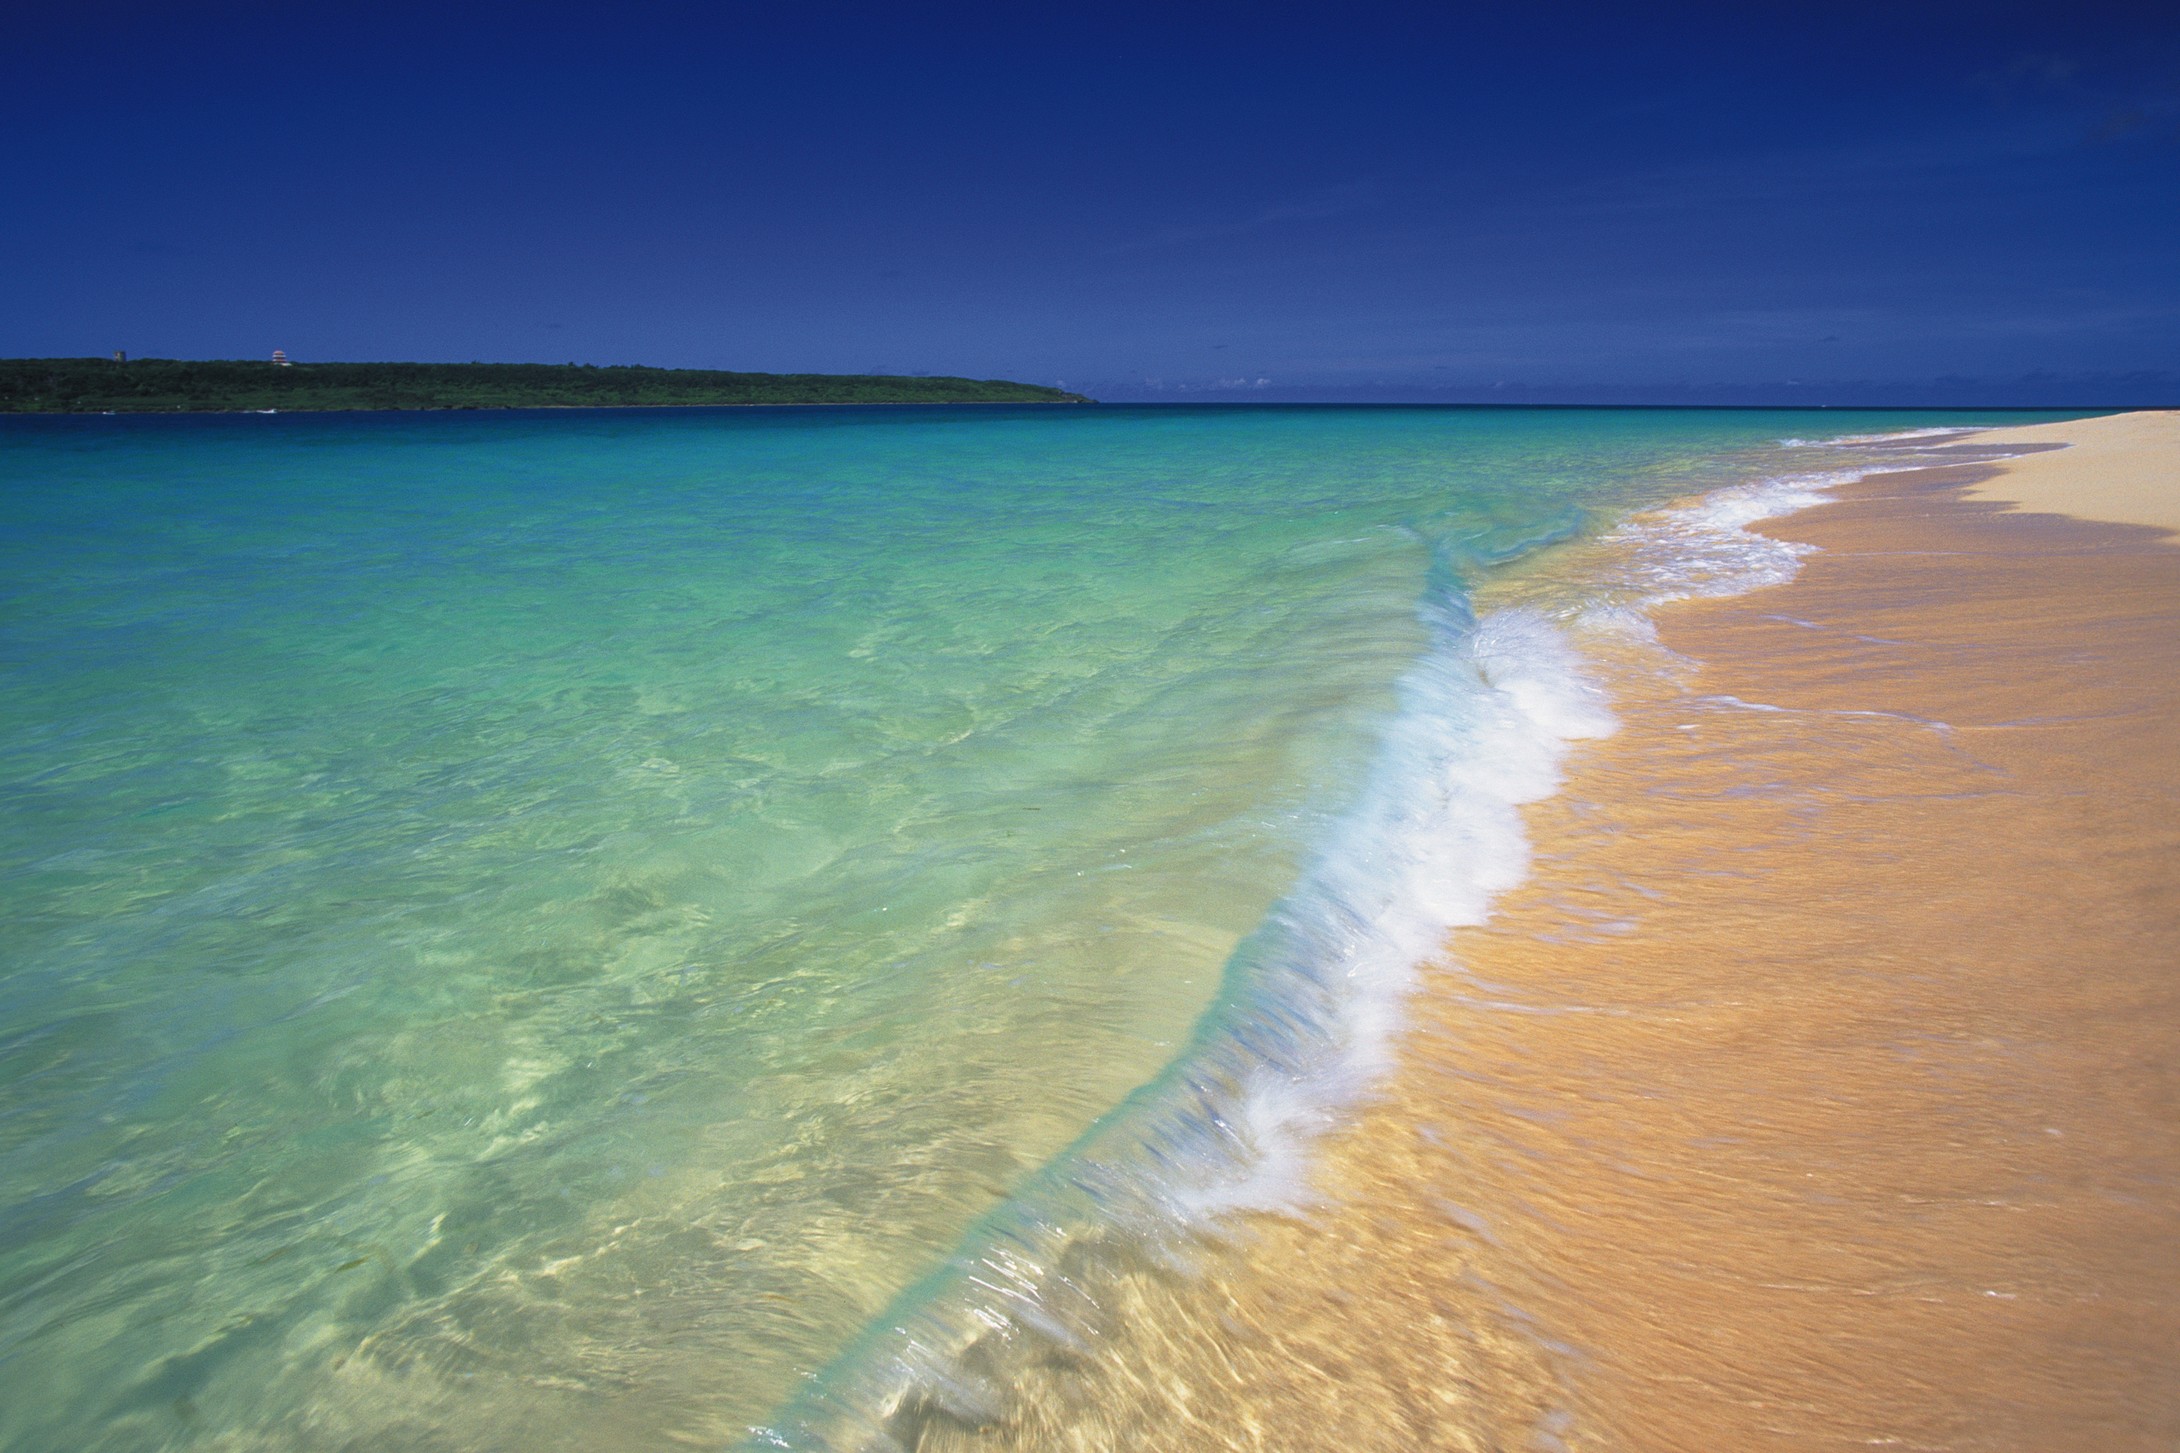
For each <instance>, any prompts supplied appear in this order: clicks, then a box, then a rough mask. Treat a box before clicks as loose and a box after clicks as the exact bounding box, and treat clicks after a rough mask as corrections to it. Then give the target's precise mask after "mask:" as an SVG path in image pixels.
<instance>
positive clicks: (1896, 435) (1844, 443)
mask: <svg viewBox="0 0 2180 1453" xmlns="http://www.w3.org/2000/svg"><path fill="white" fill-rule="evenodd" d="M1984 427H1985V426H1982V425H1978V426H1974V427H1965V426H1962V425H1959V424H1946V425H1938V426H1935V427H1932V428H1927V429H1896V430H1894V431H1892V432H1891V433H1887V434H1837V435H1834V436H1833V437H1831V438H1829V439H1796V438H1791V437H1789V438H1785V439H1781V440H1780V441H1779V443H1780V445H1781V447H1783V448H1787V449H1839V448H1851V447H1853V446H1856V445H1866V444H1894V443H1904V442H1906V441H1908V440H1911V439H1947V438H1956V437H1958V436H1960V435H1963V434H1979V433H1981V432H1983V428H1984Z"/></svg>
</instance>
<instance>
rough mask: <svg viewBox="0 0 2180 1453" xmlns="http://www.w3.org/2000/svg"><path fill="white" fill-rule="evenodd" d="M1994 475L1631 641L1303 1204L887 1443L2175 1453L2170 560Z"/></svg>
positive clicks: (2176, 1026)
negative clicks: (1009, 1396)
mask: <svg viewBox="0 0 2180 1453" xmlns="http://www.w3.org/2000/svg"><path fill="white" fill-rule="evenodd" d="M1992 474H1993V470H1992V469H1991V468H1990V467H1989V466H1987V465H1977V466H1972V467H1959V468H1937V469H1929V470H1924V471H1921V472H1918V473H1914V474H1896V475H1888V476H1879V477H1875V478H1872V479H1869V480H1866V481H1864V482H1862V483H1861V484H1858V485H1851V486H1847V487H1845V488H1844V489H1842V490H1841V491H1839V495H1838V502H1837V503H1835V504H1831V505H1826V506H1823V507H1820V508H1817V509H1814V510H1810V511H1807V512H1804V513H1803V514H1800V515H1797V516H1794V517H1793V518H1791V519H1790V520H1784V521H1777V522H1774V523H1773V524H1771V525H1770V526H1767V527H1765V528H1767V529H1768V530H1769V531H1770V532H1771V533H1774V534H1778V535H1780V536H1783V537H1787V538H1792V539H1799V540H1805V541H1809V542H1812V543H1815V544H1817V545H1819V546H1821V547H1822V550H1823V553H1821V554H1818V555H1815V556H1813V557H1811V558H1810V559H1809V561H1808V562H1807V563H1806V564H1805V567H1804V570H1803V573H1802V574H1801V576H1800V577H1799V578H1798V579H1796V580H1795V581H1794V582H1793V583H1792V584H1790V585H1787V586H1784V587H1778V588H1774V589H1770V590H1765V591H1759V592H1757V593H1755V594H1751V595H1747V596H1742V597H1738V598H1734V599H1730V600H1724V601H1716V602H1708V603H1683V604H1679V605H1675V606H1671V607H1667V608H1665V609H1664V610H1662V611H1661V612H1660V613H1659V626H1660V635H1661V638H1662V641H1663V644H1664V645H1665V646H1666V647H1667V648H1669V649H1670V650H1671V651H1673V652H1676V653H1679V655H1680V656H1681V657H1683V658H1685V659H1684V661H1683V663H1682V664H1681V665H1680V666H1679V667H1678V668H1677V669H1674V670H1671V671H1664V672H1661V671H1660V669H1659V657H1658V656H1657V654H1656V652H1655V651H1652V650H1649V649H1647V648H1640V647H1635V646H1630V648H1629V649H1628V652H1627V654H1626V656H1625V657H1624V659H1621V660H1618V661H1616V662H1612V663H1608V674H1609V676H1610V678H1611V685H1612V688H1613V692H1614V696H1615V705H1616V709H1617V710H1618V712H1619V714H1620V716H1621V718H1622V722H1623V729H1622V731H1621V732H1620V734H1619V735H1618V736H1617V737H1615V738H1613V739H1611V740H1609V741H1606V742H1603V743H1599V744H1594V745H1590V746H1586V747H1584V748H1583V749H1582V751H1581V754H1580V755H1579V756H1578V758H1577V759H1576V760H1575V762H1574V764H1573V766H1572V772H1571V777H1570V781H1569V783H1568V787H1567V790H1566V791H1565V792H1563V793H1562V794H1561V795H1560V796H1558V797H1556V798H1554V799H1552V800H1550V801H1548V802H1545V803H1543V804H1540V805H1539V806H1538V807H1536V808H1534V809H1532V814H1531V819H1530V821H1531V827H1532V831H1533V832H1534V834H1535V836H1536V840H1537V847H1538V858H1537V865H1536V871H1535V873H1534V875H1533V877H1532V879H1531V881H1530V882H1529V884H1528V885H1527V886H1526V887H1524V888H1521V889H1519V890H1517V891H1515V892H1513V893H1510V894H1509V895H1507V897H1506V898H1504V899H1503V900H1501V903H1500V905H1499V909H1498V911H1497V912H1496V913H1495V915H1494V918H1493V921H1492V922H1491V924H1490V925H1489V926H1488V927H1485V928H1481V929H1476V930H1466V931H1463V932H1462V933H1460V934H1459V935H1457V936H1456V938H1455V940H1454V942H1453V944H1452V946H1451V957H1450V959H1449V961H1448V962H1447V963H1445V964H1442V965H1440V966H1438V967H1436V968H1434V969H1433V970H1431V971H1430V972H1429V973H1428V974H1427V976H1426V979H1425V982H1424V984H1423V985H1422V987H1421V989H1420V990H1419V992H1418V994H1417V997H1416V1000H1415V1004H1414V1017H1415V1028H1414V1031H1413V1032H1412V1034H1411V1035H1410V1036H1409V1039H1408V1041H1407V1044H1406V1047H1405V1050H1404V1054H1403V1061H1402V1065H1401V1067H1400V1069H1399V1070H1398V1071H1397V1073H1396V1074H1395V1076H1394V1079H1393V1082H1392V1083H1391V1084H1390V1085H1389V1086H1388V1087H1387V1089H1386V1092H1385V1095H1384V1098H1383V1099H1382V1100H1381V1101H1380V1102H1378V1103H1377V1104H1376V1105H1375V1106H1373V1107H1372V1108H1371V1109H1370V1110H1369V1111H1367V1112H1366V1113H1365V1115H1364V1117H1363V1119H1362V1122H1361V1124H1360V1125H1359V1126H1358V1127H1356V1128H1354V1129H1353V1130H1351V1131H1348V1132H1343V1133H1341V1134H1339V1135H1337V1136H1335V1137H1334V1138H1333V1140H1332V1141H1331V1142H1330V1143H1329V1146H1328V1151H1327V1156H1326V1160H1325V1164H1324V1168H1323V1170H1324V1173H1323V1175H1322V1177H1321V1183H1322V1185H1323V1187H1324V1189H1325V1192H1326V1194H1327V1196H1328V1197H1329V1198H1330V1203H1329V1204H1328V1205H1327V1206H1326V1207H1324V1208H1321V1209H1320V1210H1319V1211H1317V1212H1316V1213H1314V1214H1310V1215H1307V1216H1301V1217H1296V1218H1291V1219H1288V1218H1273V1217H1265V1218H1261V1219H1260V1220H1259V1221H1257V1222H1256V1223H1255V1224H1254V1225H1252V1226H1251V1227H1249V1228H1247V1230H1246V1233H1245V1234H1244V1236H1243V1237H1242V1238H1241V1239H1240V1240H1238V1241H1237V1242H1235V1243H1232V1244H1228V1245H1224V1246H1207V1247H1204V1248H1202V1249H1201V1250H1200V1252H1199V1254H1198V1255H1197V1257H1196V1258H1195V1261H1194V1263H1193V1265H1192V1266H1191V1267H1190V1268H1188V1269H1187V1270H1185V1271H1182V1270H1159V1269H1156V1268H1133V1269H1129V1268H1119V1269H1114V1268H1107V1269H1105V1270H1104V1271H1102V1272H1101V1274H1100V1275H1099V1277H1098V1278H1097V1281H1098V1284H1099V1286H1100V1288H1101V1290H1100V1292H1099V1299H1100V1301H1101V1304H1102V1306H1103V1307H1104V1309H1105V1311H1106V1313H1107V1318H1106V1326H1105V1327H1104V1329H1103V1333H1104V1335H1103V1336H1102V1337H1100V1338H1098V1339H1096V1340H1094V1341H1091V1342H1088V1343H1086V1344H1084V1345H1083V1346H1081V1347H1078V1348H1075V1349H1072V1350H1062V1351H1057V1352H1052V1353H1050V1354H1040V1355H1038V1356H1035V1357H1032V1358H1030V1359H1029V1363H1028V1366H1027V1367H1026V1368H1025V1367H1024V1366H1023V1365H1020V1364H1016V1365H1011V1366H1009V1367H1007V1368H1005V1369H1004V1377H1005V1380H1006V1383H1007V1384H1008V1385H1011V1386H1013V1387H1016V1388H1018V1389H1019V1394H1020V1395H1019V1397H1018V1398H1016V1399H1014V1400H1013V1406H1012V1408H1011V1409H1010V1411H1009V1413H1008V1415H1007V1416H1006V1417H1004V1418H1002V1419H999V1420H996V1421H981V1422H969V1421H963V1420H959V1419H955V1418H952V1417H947V1416H937V1415H933V1416H929V1417H919V1418H917V1419H915V1420H914V1425H913V1426H909V1425H903V1426H901V1427H900V1428H899V1432H900V1433H901V1434H903V1435H904V1441H907V1442H912V1443H914V1444H915V1445H916V1446H921V1447H925V1448H957V1447H958V1448H969V1447H1024V1448H1030V1447H1036V1448H1084V1449H1089V1448H1119V1447H1159V1448H1170V1449H1179V1448H1251V1449H1342V1450H1355V1449H1387V1450H1391V1449H1417V1448H1457V1449H1486V1448H1560V1449H1625V1450H1697V1449H1701V1450H1714V1449H1715V1450H1736V1453H1740V1450H1770V1449H1782V1450H1783V1449H1797V1450H1799V1449H1828V1448H1846V1447H1856V1448H1868V1447H1890V1448H1908V1449H1963V1450H1966V1449H1992V1450H1997V1449H2037V1450H2071V1449H2081V1450H2091V1449H2095V1450H2100V1453H2105V1450H2132V1449H2142V1450H2148V1449H2171V1448H2173V1447H2176V1446H2180V1357H2176V1351H2175V1349H2180V669H2176V667H2180V659H2176V658H2180V548H2175V547H2174V546H2173V545H2171V544H2169V543H2165V542H2164V541H2165V536H2163V535H2162V534H2161V533H2160V532H2159V531H2156V530H2154V529H2150V528H2146V527H2141V526H2128V525H2115V524H2108V523H2090V522H2085V521H2080V520H2074V519H2066V518H2061V517H2057V516H2052V515H2046V514H2023V513H2012V512H2008V510H2007V508H2006V507H2005V506H2004V505H2001V504H1997V503H1989V502H1976V501H1971V500H1969V499H1968V498H1967V497H1966V491H1967V489H1968V488H1969V487H1970V486H1971V485H1972V484H1973V483H1974V482H1976V481H1979V480H1983V479H1987V478H1989V477H1991V475H1992ZM999 1371H1000V1370H999V1369H996V1368H995V1369H994V1372H995V1374H997V1373H998V1372H999Z"/></svg>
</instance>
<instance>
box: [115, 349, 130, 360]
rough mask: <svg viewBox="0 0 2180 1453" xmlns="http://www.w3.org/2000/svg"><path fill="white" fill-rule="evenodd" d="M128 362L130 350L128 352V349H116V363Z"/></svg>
mask: <svg viewBox="0 0 2180 1453" xmlns="http://www.w3.org/2000/svg"><path fill="white" fill-rule="evenodd" d="M128 361H129V354H128V350H126V349H123V348H116V349H115V350H114V362H116V363H127V362H128Z"/></svg>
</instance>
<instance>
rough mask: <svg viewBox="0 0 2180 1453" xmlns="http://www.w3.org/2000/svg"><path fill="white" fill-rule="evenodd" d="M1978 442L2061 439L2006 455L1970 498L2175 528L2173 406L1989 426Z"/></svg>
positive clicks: (2178, 527) (2177, 413)
mask: <svg viewBox="0 0 2180 1453" xmlns="http://www.w3.org/2000/svg"><path fill="white" fill-rule="evenodd" d="M1974 438H1975V442H1976V443H1978V444H2036V445H2043V446H2050V445H2055V444H2056V445H2064V446H2065V447H2064V448H2061V449H2053V450H2050V452H2042V451H2039V452H2037V453H2035V454H2027V455H2023V456H2022V457H2021V458H2019V459H2009V460H2006V461H2005V462H2003V463H2001V464H1999V465H1998V466H1997V468H1998V470H1999V473H1998V475H1997V477H1996V478H1993V479H1987V480H1984V481H1982V482H1981V483H1978V484H1974V485H1971V486H1969V489H1968V497H1969V498H1970V499H1982V500H1994V501H1998V502H2001V503H2005V504H2010V505H2013V506H2014V507H2016V508H2018V509H2023V510H2030V511H2035V512H2037V513H2041V514H2057V515H2072V516H2074V517H2075V518H2076V519H2082V520H2103V521H2106V522H2108V523H2111V524H2116V525H2155V526H2157V527H2158V528H2159V529H2164V530H2175V531H2180V410H2174V409H2161V410H2156V411H2144V412H2141V413H2134V414H2111V415H2108V416H2106V417H2104V418H2101V419H2075V420H2073V421H2071V422H2069V423H2064V424H2034V425H2030V426H2028V427H2026V428H2020V429H1992V430H1989V431H1987V432H1985V433H1981V434H1978V435H1975V436H1974Z"/></svg>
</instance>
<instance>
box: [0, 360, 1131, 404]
mask: <svg viewBox="0 0 2180 1453" xmlns="http://www.w3.org/2000/svg"><path fill="white" fill-rule="evenodd" d="M1088 402H1090V401H1089V400H1088V399H1086V398H1084V397H1083V396H1082V395H1081V394H1071V393H1068V392H1066V391H1065V390H1063V389H1056V388H1042V387H1040V386H1038V385H1036V384H1030V383H1010V382H1008V381H1006V380H1005V379H976V378H923V377H916V378H904V377H896V376H893V375H890V374H864V373H730V372H728V371H726V370H724V369H716V368H645V367H642V366H640V365H629V366H614V367H608V368H600V367H597V366H595V365H591V364H574V363H566V364H560V363H289V362H262V361H247V360H239V359H208V360H188V359H173V358H132V359H128V360H127V361H125V362H124V361H122V360H120V359H118V358H5V359H0V413H8V414H102V413H130V414H138V413H158V414H171V413H216V412H239V411H246V410H257V411H263V410H266V409H277V410H289V409H296V410H313V409H596V408H667V407H689V406H701V405H707V404H709V405H719V404H1082V403H1088Z"/></svg>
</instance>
